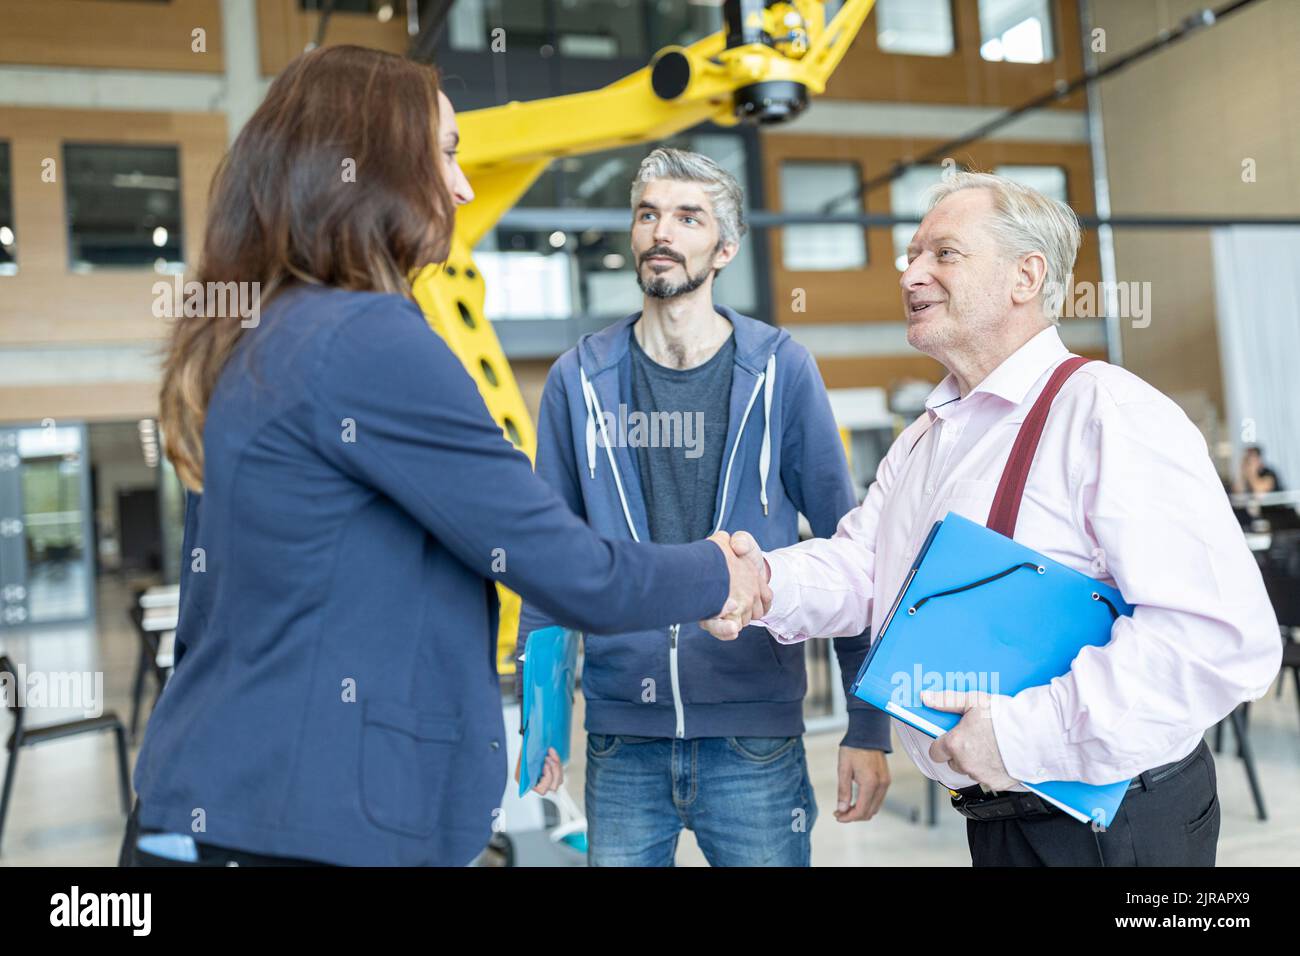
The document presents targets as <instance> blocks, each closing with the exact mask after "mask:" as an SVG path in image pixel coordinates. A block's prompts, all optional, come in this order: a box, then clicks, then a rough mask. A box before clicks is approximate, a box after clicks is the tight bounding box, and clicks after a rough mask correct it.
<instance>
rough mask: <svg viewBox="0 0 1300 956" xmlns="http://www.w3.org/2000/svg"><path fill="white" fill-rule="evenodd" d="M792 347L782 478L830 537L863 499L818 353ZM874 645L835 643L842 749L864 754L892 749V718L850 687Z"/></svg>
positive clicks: (856, 640)
mask: <svg viewBox="0 0 1300 956" xmlns="http://www.w3.org/2000/svg"><path fill="white" fill-rule="evenodd" d="M792 345H793V343H791V344H790V345H787V346H786V348H787V349H790V351H792V352H794V351H796V350H797V353H798V355H799V358H798V360H797V363H796V365H795V368H794V370H793V371H792V372H791V379H790V385H789V389H788V394H789V396H790V397H789V400H788V402H787V404H786V409H787V411H786V416H785V427H784V434H783V435H782V447H781V480H782V482H784V484H785V487H786V490H787V492H788V493H789V495H790V499H791V500H792V501H793V502H794V504H795V507H796V508H798V509H799V510H800V511H801V512H802V513H803V515H804V516H805V517H806V518H807V519H808V523H809V525H811V526H812V531H813V534H814V535H815V536H817V537H819V538H829V537H830V536H831V535H833V534H834V533H835V528H836V526H837V525H838V524H839V521H840V519H841V518H842V517H844V515H845V514H847V513H848V512H849V511H851V510H852V509H853V508H854V507H855V506H856V505H857V503H858V502H857V500H856V496H855V495H854V492H853V479H852V478H851V477H850V475H849V466H848V462H847V460H846V459H845V457H844V445H843V444H842V443H841V441H840V433H839V427H838V426H837V425H836V424H835V416H834V414H833V413H832V412H831V403H830V398H829V397H828V396H827V395H826V386H825V385H824V384H823V383H822V378H821V373H820V372H818V371H817V364H816V362H814V361H813V357H812V355H811V354H810V353H809V352H808V351H807V350H806V349H804V348H803V347H802V346H798V345H793V348H792V347H791V346H792ZM870 645H871V629H870V628H868V629H867V630H866V631H863V632H862V633H861V634H859V635H857V636H856V637H838V638H836V639H835V655H836V657H837V658H838V660H839V665H840V676H841V678H842V679H843V682H844V697H845V699H846V700H847V702H848V711H849V729H848V731H847V732H846V733H845V735H844V739H843V740H841V741H840V746H842V747H857V748H860V749H863V750H883V751H885V752H886V753H888V752H889V750H890V723H889V716H888V715H887V714H886V713H885V712H884V711H882V710H878V709H877V708H875V707H873V706H871V705H870V704H868V703H867V702H866V701H864V700H861V699H859V698H857V697H855V696H853V695H852V694H851V693H850V692H849V688H850V687H851V686H852V684H853V680H854V678H856V677H857V676H858V669H859V668H861V667H862V661H863V660H864V659H865V658H866V656H867V650H868V649H869V647H870Z"/></svg>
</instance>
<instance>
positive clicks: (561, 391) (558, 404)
mask: <svg viewBox="0 0 1300 956" xmlns="http://www.w3.org/2000/svg"><path fill="white" fill-rule="evenodd" d="M563 361H564V360H563V359H560V360H558V361H556V362H555V363H554V364H553V365H552V366H551V370H550V372H549V373H548V374H547V376H546V385H545V386H544V387H543V388H542V400H541V404H540V407H539V408H538V415H537V454H536V464H535V466H534V468H535V470H536V473H537V475H538V477H539V478H541V479H542V480H543V481H545V482H546V483H547V484H548V485H550V486H551V487H552V488H554V489H555V491H556V493H557V494H558V495H559V496H560V497H561V498H563V499H564V502H565V504H567V505H568V506H569V510H570V511H572V512H573V513H574V515H576V516H577V517H578V518H579V519H580V520H582V521H584V522H585V521H586V520H587V513H586V506H585V504H584V503H583V500H582V489H581V487H580V486H579V484H578V470H577V465H576V464H575V462H576V459H575V458H574V444H573V429H572V428H571V427H570V424H569V397H568V391H567V389H566V388H565V384H564V375H563V372H562V370H561V368H560V365H561V362H563ZM554 623H555V621H554V620H552V619H551V617H550V616H549V615H547V614H546V612H545V611H543V610H542V609H541V608H540V607H538V606H537V604H535V603H534V602H532V601H527V600H525V601H524V602H523V606H522V607H521V608H520V611H519V637H518V638H517V640H516V642H515V695H516V696H520V694H521V687H522V684H521V683H520V679H521V675H522V674H523V664H522V659H523V655H524V649H525V648H526V647H527V645H528V635H529V634H531V633H532V632H533V631H536V630H540V629H541V628H544V627H550V626H551V625H553V624H554Z"/></svg>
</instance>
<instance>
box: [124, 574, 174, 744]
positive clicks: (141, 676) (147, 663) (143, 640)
mask: <svg viewBox="0 0 1300 956" xmlns="http://www.w3.org/2000/svg"><path fill="white" fill-rule="evenodd" d="M139 597H140V596H139V595H136V600H135V601H134V602H133V603H132V605H131V607H129V608H127V611H126V616H127V617H128V618H130V620H131V624H132V625H133V626H134V627H135V633H136V636H137V637H139V638H140V657H139V659H138V660H137V661H136V667H135V681H134V683H133V685H132V688H131V742H132V743H138V742H139V740H140V736H139V733H140V712H141V710H142V707H143V703H144V688H145V683H146V682H147V679H148V678H149V677H150V676H151V675H152V677H153V685H154V686H153V699H152V700H151V701H150V703H149V712H150V713H153V708H154V706H155V705H156V704H157V703H158V695H159V694H161V693H162V689H163V685H165V684H166V683H167V671H166V669H164V668H162V667H160V666H159V665H158V645H159V637H160V635H159V632H157V631H150V630H147V629H146V628H145V626H144V608H143V607H141V606H140V601H139Z"/></svg>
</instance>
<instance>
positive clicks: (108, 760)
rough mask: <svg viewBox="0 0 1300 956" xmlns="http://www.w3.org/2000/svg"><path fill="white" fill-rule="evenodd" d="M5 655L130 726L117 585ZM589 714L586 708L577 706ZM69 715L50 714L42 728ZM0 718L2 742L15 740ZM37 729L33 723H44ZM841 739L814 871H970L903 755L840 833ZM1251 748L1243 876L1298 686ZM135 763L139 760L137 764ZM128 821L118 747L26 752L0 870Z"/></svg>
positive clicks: (1297, 745) (822, 789) (1229, 852)
mask: <svg viewBox="0 0 1300 956" xmlns="http://www.w3.org/2000/svg"><path fill="white" fill-rule="evenodd" d="M0 649H3V650H4V651H5V652H6V653H8V654H10V656H12V657H13V658H14V659H15V661H18V662H22V663H23V664H25V665H26V666H27V668H28V669H29V670H32V669H38V668H39V669H42V670H50V671H68V670H91V671H95V670H102V671H103V672H104V697H105V701H106V705H105V706H106V708H107V709H114V710H116V711H117V712H118V713H119V714H120V715H121V716H122V718H123V719H124V720H126V719H128V718H129V716H130V691H131V680H132V677H133V675H134V671H135V660H136V657H135V655H136V638H135V637H134V635H133V633H132V631H131V629H130V626H129V624H128V622H127V618H126V592H125V590H124V588H122V587H121V586H120V585H118V584H116V583H114V582H112V581H102V582H101V586H100V588H99V626H98V628H87V627H73V628H62V629H46V630H40V631H37V630H32V631H22V632H13V631H11V632H8V633H4V632H0ZM579 706H580V705H579ZM66 716H68V715H66V714H58V713H53V712H45V713H43V714H41V715H40V719H41V720H42V721H44V720H53V719H60V718H64V717H66ZM7 721H8V717H7V715H5V716H0V722H2V723H0V735H4V736H7V735H8V723H7ZM34 722H35V721H34ZM838 738H839V735H838V734H835V733H830V734H819V735H811V736H809V737H808V738H807V740H806V745H807V750H808V760H809V766H810V771H811V773H812V778H813V784H814V787H815V789H816V794H817V802H818V805H819V807H820V808H821V813H820V816H819V818H818V821H817V825H816V826H815V827H814V828H813V861H814V863H815V864H818V865H822V866H897V865H919V866H931V865H933V866H966V865H968V864H969V862H970V858H969V855H968V853H967V850H966V837H965V829H964V821H963V820H962V818H961V817H959V816H957V815H956V814H955V813H953V812H952V810H951V809H950V808H948V807H947V806H945V804H944V801H942V800H941V801H940V805H939V816H938V825H937V826H935V827H933V828H929V827H926V826H924V824H923V823H920V822H918V823H913V822H911V820H910V819H909V816H910V815H911V813H912V812H913V811H915V812H916V814H917V815H918V816H920V813H921V811H922V808H923V805H924V796H925V788H924V781H923V778H922V777H921V776H920V774H919V773H918V772H917V771H916V770H915V769H914V768H913V767H912V765H911V763H910V762H909V761H908V760H907V758H906V757H905V756H903V755H901V754H894V755H893V756H891V757H890V769H891V773H892V774H893V778H894V783H893V786H892V787H891V790H890V795H889V799H888V809H887V810H886V811H885V812H883V813H881V814H880V815H879V816H878V817H877V818H876V819H875V820H872V821H870V822H868V823H856V824H840V823H837V822H836V821H835V819H834V817H833V816H832V815H831V812H830V810H831V808H832V807H833V805H834V802H835V752H836V743H837V741H838ZM1251 741H1252V743H1253V745H1254V748H1255V751H1256V759H1257V761H1258V766H1259V774H1260V778H1261V782H1262V785H1263V788H1264V795H1265V798H1266V800H1267V801H1268V811H1269V814H1270V818H1269V820H1268V821H1267V822H1265V823H1261V822H1259V821H1258V820H1256V818H1255V813H1254V808H1253V805H1252V803H1251V799H1250V792H1249V790H1248V788H1247V784H1246V776H1245V772H1244V770H1243V768H1242V766H1241V763H1240V761H1239V760H1237V759H1236V758H1235V757H1234V756H1231V745H1232V737H1231V734H1230V733H1229V734H1228V735H1227V746H1226V747H1225V753H1224V754H1222V755H1221V756H1220V757H1219V758H1218V759H1219V795H1220V799H1221V802H1222V804H1223V829H1222V836H1221V839H1220V842H1219V862H1220V863H1221V864H1233V865H1244V866H1276V865H1292V866H1295V865H1297V864H1300V800H1297V799H1296V797H1295V794H1297V793H1300V708H1298V707H1297V705H1296V696H1295V689H1294V687H1293V686H1292V685H1291V683H1290V682H1289V681H1288V682H1287V686H1286V688H1285V690H1284V691H1283V694H1282V697H1281V698H1277V697H1275V696H1274V694H1273V693H1272V692H1270V693H1269V694H1268V696H1267V697H1265V698H1264V699H1263V700H1261V701H1259V702H1258V703H1257V704H1255V705H1253V707H1252V714H1251ZM575 744H576V745H575V746H574V748H573V753H574V755H575V759H574V760H573V763H572V764H571V766H570V767H569V771H568V773H569V780H568V783H567V786H568V789H569V792H570V793H572V794H573V795H574V796H575V798H577V799H578V800H579V801H580V800H581V795H582V777H583V766H582V764H583V760H582V754H583V752H584V747H583V745H582V732H581V730H578V731H576V732H575ZM133 756H134V754H133ZM123 824H124V818H123V815H122V813H121V812H120V808H119V804H118V798H117V784H116V768H115V759H114V755H113V745H112V740H111V737H110V736H108V735H105V736H102V737H97V738H77V739H72V740H67V741H57V742H53V743H50V744H47V745H44V746H42V747H39V748H35V749H30V750H25V751H23V753H22V754H21V756H20V764H19V769H18V774H17V779H16V784H15V789H14V796H13V802H12V806H11V808H10V813H9V820H8V822H7V824H6V827H5V833H4V842H3V846H2V847H0V865H6V866H24V865H26V866H46V865H91V866H97V865H112V864H114V863H115V862H116V860H117V852H118V848H119V845H120V842H121V836H122V828H123ZM677 861H678V863H679V865H685V866H698V865H704V862H705V861H704V858H703V856H702V855H701V853H700V851H699V849H698V847H697V846H696V845H695V842H694V840H693V839H692V838H691V835H690V833H689V832H688V833H685V834H683V837H682V840H681V844H680V845H679V848H678V854H677Z"/></svg>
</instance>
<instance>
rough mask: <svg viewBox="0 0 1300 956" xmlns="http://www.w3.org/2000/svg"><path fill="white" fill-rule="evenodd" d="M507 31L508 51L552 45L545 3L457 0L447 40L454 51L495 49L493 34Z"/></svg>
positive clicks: (449, 18)
mask: <svg viewBox="0 0 1300 956" xmlns="http://www.w3.org/2000/svg"><path fill="white" fill-rule="evenodd" d="M497 29H500V30H504V31H505V33H504V37H503V38H504V40H505V44H506V49H507V50H533V51H536V50H537V49H539V48H540V47H542V46H543V45H545V44H549V43H551V33H550V30H549V29H548V28H547V26H546V4H545V3H544V2H531V3H515V2H510V0H456V2H455V3H453V4H452V6H451V12H449V13H448V14H447V37H448V42H449V43H450V44H451V48H452V49H453V50H488V49H491V44H492V39H493V36H492V31H493V30H497Z"/></svg>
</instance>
